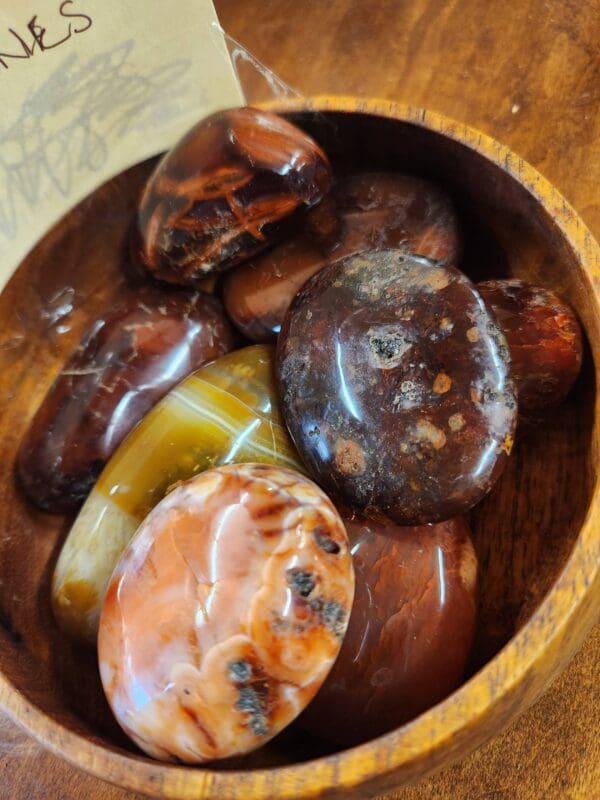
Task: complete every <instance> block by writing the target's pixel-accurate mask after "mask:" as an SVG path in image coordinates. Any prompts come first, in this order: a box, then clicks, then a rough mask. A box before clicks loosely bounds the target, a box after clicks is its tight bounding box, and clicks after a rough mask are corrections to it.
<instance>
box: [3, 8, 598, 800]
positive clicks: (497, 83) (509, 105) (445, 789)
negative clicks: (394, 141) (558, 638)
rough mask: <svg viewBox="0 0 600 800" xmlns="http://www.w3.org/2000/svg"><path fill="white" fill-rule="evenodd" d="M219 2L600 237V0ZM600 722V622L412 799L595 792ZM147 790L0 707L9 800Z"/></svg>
mask: <svg viewBox="0 0 600 800" xmlns="http://www.w3.org/2000/svg"><path fill="white" fill-rule="evenodd" d="M216 6H217V10H218V12H219V15H220V17H221V21H222V23H223V26H224V28H225V29H226V30H227V31H228V32H229V33H230V34H231V35H232V36H234V37H235V38H236V39H237V40H239V41H240V42H241V43H243V44H244V45H245V46H246V47H247V48H248V49H249V50H251V51H252V52H253V53H254V55H255V56H256V57H257V58H258V59H260V60H261V61H262V62H264V63H266V64H268V65H269V66H270V67H271V68H272V69H273V70H274V71H275V72H276V73H277V74H278V75H279V76H280V77H281V78H282V79H283V80H285V81H286V82H287V83H288V84H290V85H291V86H293V87H294V88H295V89H297V90H298V91H300V92H301V93H302V94H305V95H315V94H325V93H327V94H353V95H363V96H378V97H383V98H389V99H392V100H398V101H404V102H410V103H412V104H413V105H420V106H424V107H427V108H430V109H433V110H436V111H440V112H442V113H444V114H446V115H448V116H450V117H453V118H455V119H458V120H461V121H464V122H466V123H468V124H469V125H472V126H474V127H477V128H479V129H480V130H482V131H484V132H485V133H487V134H490V135H491V136H494V137H495V138H497V139H499V140H500V141H502V142H503V143H505V144H507V145H508V146H510V147H511V148H512V149H513V150H514V151H515V152H516V153H518V154H519V155H520V156H522V157H523V158H525V159H526V160H528V161H529V162H531V163H532V164H533V165H534V166H535V167H537V168H538V169H539V170H540V171H541V172H542V173H543V174H544V175H545V176H546V177H547V178H549V179H550V180H551V181H552V182H553V183H554V184H555V185H556V186H557V187H558V189H559V190H560V191H561V192H562V193H563V194H564V195H565V196H566V197H567V199H568V200H569V201H570V202H571V203H572V204H573V205H574V206H575V208H576V209H577V210H578V211H579V213H580V214H581V216H582V217H583V219H584V220H585V222H586V223H587V225H588V226H589V227H590V228H591V230H592V232H593V233H594V234H595V235H596V237H597V238H600V0H561V1H560V2H559V1H558V0H505V1H504V2H502V3H500V2H493V1H492V2H490V0H327V2H325V1H324V0H262V2H260V3H259V2H257V0H254V1H252V0H217V1H216ZM254 91H255V92H257V93H260V91H261V88H260V87H257V86H256V85H254V88H253V92H254ZM264 94H265V92H263V95H264ZM252 96H254V94H253V95H252ZM257 96H258V94H257ZM599 731H600V628H596V630H595V631H594V632H593V633H592V635H591V636H590V637H589V639H588V641H587V643H586V644H585V645H584V647H583V649H582V650H581V652H580V653H579V655H578V656H577V657H576V658H575V659H574V661H573V662H572V663H571V665H570V666H569V668H568V669H567V670H566V671H565V673H564V674H563V675H562V676H561V678H559V680H557V681H556V683H555V684H554V685H553V686H552V687H551V688H550V689H549V691H548V692H547V694H546V695H545V696H544V697H543V698H542V699H541V700H540V701H539V702H538V703H537V704H536V705H535V706H534V707H533V708H531V709H530V710H529V711H527V712H526V713H524V714H523V715H522V716H521V717H520V719H518V720H517V721H516V722H515V723H514V724H513V725H512V726H511V727H510V728H509V729H508V730H507V731H506V732H504V733H503V734H501V735H499V736H497V737H496V738H495V739H494V740H492V741H491V742H489V743H488V744H487V745H486V746H484V747H482V748H481V749H480V750H479V751H477V752H476V753H474V754H473V755H471V756H470V757H468V758H466V759H465V760H464V761H462V762H460V763H458V764H456V765H454V766H453V767H451V768H450V769H447V770H446V771H444V772H442V773H439V774H438V775H436V776H434V777H432V778H429V779H427V780H425V781H423V782H421V783H419V784H417V785H415V786H413V787H411V788H409V789H406V790H404V791H402V792H400V793H398V795H397V797H398V798H403V800H426V799H427V800H430V799H432V800H450V799H451V800H483V799H484V798H485V800H504V798H506V800H509V799H510V800H513V799H514V800H542V798H543V800H559V798H560V799H561V800H562V798H570V799H571V800H594V799H595V798H600V736H599V734H598V732H599ZM135 797H136V796H135V795H132V794H130V793H127V792H123V791H121V790H119V789H116V788H113V787H109V786H107V785H106V784H104V783H102V782H101V781H98V780H96V779H94V778H91V777H89V776H87V775H84V774H82V773H80V772H78V771H77V770H75V769H73V768H71V767H70V766H68V765H67V764H65V763H63V762H62V761H60V760H59V759H57V758H55V757H54V756H52V755H50V754H49V753H47V752H45V751H43V750H42V749H41V748H40V747H39V746H38V745H37V744H36V743H35V742H33V741H32V740H30V739H29V738H28V737H27V736H25V735H24V734H23V733H21V731H20V730H19V729H17V728H16V727H15V726H14V725H13V724H12V723H11V722H9V721H8V720H7V719H6V718H5V717H3V716H2V715H1V714H0V800H71V798H85V800H133V798H135ZM240 800H243V798H241V799H240Z"/></svg>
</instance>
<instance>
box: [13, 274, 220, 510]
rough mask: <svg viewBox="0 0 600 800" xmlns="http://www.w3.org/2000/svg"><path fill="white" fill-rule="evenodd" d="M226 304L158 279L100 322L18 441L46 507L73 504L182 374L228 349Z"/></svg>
mask: <svg viewBox="0 0 600 800" xmlns="http://www.w3.org/2000/svg"><path fill="white" fill-rule="evenodd" d="M232 347H233V333H232V331H231V328H230V326H229V323H228V322H227V320H226V318H225V315H224V314H223V311H222V308H221V305H220V303H219V302H218V301H217V300H215V299H214V298H212V297H209V296H208V295H204V294H202V293H200V292H193V293H192V292H184V291H181V290H175V289H166V290H165V288H164V287H158V286H150V285H149V286H145V287H138V288H136V289H132V290H130V291H129V294H128V296H127V297H126V298H125V299H124V300H123V301H122V302H121V304H120V305H119V306H118V307H117V308H114V309H112V310H111V311H110V313H109V314H108V315H107V316H106V317H104V318H103V319H99V320H96V322H95V323H94V325H93V326H92V327H91V329H90V330H89V332H88V334H87V335H86V336H85V337H84V339H83V340H82V342H81V344H80V345H79V347H78V348H77V349H76V350H75V352H74V353H73V354H72V355H71V357H70V358H69V360H68V361H67V363H66V365H65V367H64V369H63V370H62V372H61V373H60V374H59V376H58V377H57V379H56V381H55V382H54V385H53V386H52V388H51V389H50V391H49V392H48V394H47V395H46V398H45V399H44V401H43V402H42V405H41V406H40V408H39V410H38V412H37V413H36V415H35V417H34V418H33V422H32V423H31V426H30V428H29V430H28V432H27V435H26V436H25V439H24V440H23V442H22V444H21V448H20V450H19V454H18V458H17V469H18V474H19V478H20V481H21V484H22V486H23V488H24V489H25V492H26V493H27V496H28V497H29V498H30V499H31V500H32V501H33V502H34V503H36V505H38V506H40V508H43V509H45V510H46V511H53V512H57V513H63V512H67V511H73V510H74V509H76V508H77V507H78V506H79V504H80V503H81V502H83V500H84V499H85V497H86V496H87V494H88V492H89V491H90V489H91V488H92V486H93V484H94V481H95V479H96V478H97V476H98V475H99V474H100V472H101V470H102V468H103V466H104V464H105V462H106V461H107V460H108V458H109V457H110V456H111V455H112V453H113V452H114V451H115V450H116V448H117V446H118V445H119V444H120V442H121V441H122V440H123V439H124V438H125V436H126V435H127V433H129V431H130V430H131V429H132V428H133V427H134V426H135V425H136V424H137V423H138V422H139V421H140V420H141V419H142V417H143V416H144V415H145V414H146V412H147V411H149V410H150V409H151V408H152V406H153V405H154V404H155V403H156V402H158V400H160V399H161V398H162V397H164V395H166V394H167V392H169V391H170V390H171V389H172V388H173V387H174V386H175V385H176V384H177V383H179V381H180V380H182V378H185V377H186V375H188V374H189V373H190V372H193V371H194V370H195V369H197V368H198V367H200V366H202V364H204V363H206V362H207V361H212V360H213V359H215V358H219V357H220V356H222V355H224V354H225V353H227V352H229V350H231V349H232Z"/></svg>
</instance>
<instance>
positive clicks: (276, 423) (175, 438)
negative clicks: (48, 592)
mask: <svg viewBox="0 0 600 800" xmlns="http://www.w3.org/2000/svg"><path fill="white" fill-rule="evenodd" d="M244 461H260V462H265V463H269V464H276V465H279V466H283V467H291V468H292V469H302V467H301V466H300V462H299V461H298V458H297V456H296V453H295V450H294V447H293V445H292V443H291V441H290V439H289V437H288V435H287V432H286V430H285V427H284V426H283V423H282V421H281V418H280V415H279V409H278V402H277V392H276V388H275V382H274V377H273V350H272V348H271V347H268V346H265V345H255V346H253V347H247V348H244V349H243V350H237V351H234V352H232V353H229V354H228V355H226V356H224V357H223V358H220V359H218V360H217V361H215V362H213V363H212V364H209V365H207V366H205V367H203V368H202V369H200V370H198V371H197V372H196V373H194V374H193V375H191V376H190V377H189V378H187V379H186V380H185V381H183V383H181V384H179V386H177V387H176V388H175V389H173V390H172V391H171V392H170V393H169V394H168V395H167V396H166V397H165V398H164V399H163V400H162V401H161V402H160V403H158V405H156V406H155V408H154V409H152V411H151V412H150V413H149V414H147V415H146V417H145V418H144V419H143V420H142V421H141V423H140V424H139V425H138V426H137V427H136V428H135V429H134V430H133V431H132V433H131V434H130V435H129V436H128V437H127V439H126V440H125V441H124V442H123V443H122V445H121V446H120V447H119V448H118V450H117V451H116V453H115V454H114V455H113V457H112V458H111V459H110V461H109V462H108V464H107V465H106V467H105V469H104V470H103V472H102V474H101V475H100V477H99V479H98V481H97V483H96V485H95V487H94V488H93V489H92V492H91V493H90V495H89V497H88V499H87V500H86V502H85V503H84V505H83V507H82V509H81V511H80V512H79V515H78V517H77V519H76V520H75V522H74V524H73V526H72V528H71V530H70V532H69V535H68V537H67V539H66V541H65V543H64V545H63V548H62V550H61V553H60V556H59V558H58V562H57V564H56V569H55V572H54V578H53V586H52V599H53V605H54V614H55V616H56V618H57V620H58V621H59V623H60V625H61V626H62V627H63V628H64V629H65V630H67V631H68V632H69V633H70V634H71V635H73V636H75V637H76V638H80V639H86V640H88V641H90V642H93V641H94V640H95V636H96V632H97V626H98V615H99V610H100V604H101V602H102V598H103V596H104V592H105V591H106V586H107V584H108V580H109V578H110V575H111V572H112V571H113V569H114V566H115V564H116V562H117V560H118V558H119V556H120V554H121V552H122V551H123V548H124V547H125V545H126V544H127V542H128V541H129V540H130V539H131V536H132V535H133V533H134V532H135V530H136V528H137V527H138V525H139V524H140V522H141V521H142V520H143V519H144V517H145V516H146V514H148V512H149V511H150V510H151V509H152V508H153V507H154V506H155V505H156V504H157V503H158V502H159V501H160V500H162V498H163V497H164V496H165V494H167V493H168V492H169V491H170V490H171V489H172V488H173V487H176V486H177V485H178V484H179V483H180V482H181V481H183V480H186V479H187V478H189V477H191V476H192V475H195V474H197V473H199V472H202V471H203V470H206V469H210V468H211V467H215V466H218V465H220V464H229V463H233V462H238V463H239V462H244Z"/></svg>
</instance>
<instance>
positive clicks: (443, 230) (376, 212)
mask: <svg viewBox="0 0 600 800" xmlns="http://www.w3.org/2000/svg"><path fill="white" fill-rule="evenodd" d="M388 248H397V249H399V250H402V252H405V253H406V254H408V255H420V256H423V257H425V258H428V259H430V260H432V261H435V262H439V263H442V264H446V263H449V264H452V263H454V262H455V261H456V259H457V257H458V255H459V252H460V235H459V226H458V222H457V219H456V214H455V212H454V209H453V207H452V204H451V202H450V200H449V199H448V197H447V196H446V194H445V193H444V192H443V191H442V190H441V189H439V188H438V187H437V186H435V185H434V184H431V183H429V182H428V181H424V180H422V179H420V178H414V177H412V176H409V175H401V174H396V173H379V172H375V173H363V174H358V175H351V176H348V177H345V178H342V179H340V181H339V182H338V184H337V185H336V186H335V187H334V189H333V192H332V195H331V196H330V197H329V198H326V200H324V201H323V202H322V203H321V204H320V205H319V206H317V207H316V208H315V209H313V210H311V211H310V212H309V213H308V214H307V215H306V218H305V221H304V224H303V226H302V227H301V228H300V230H299V231H298V232H297V233H296V234H295V235H294V236H293V237H291V238H290V239H288V240H286V241H285V242H282V243H281V244H279V245H276V246H275V247H273V248H272V249H271V250H268V251H267V252H266V253H263V254H261V255H259V256H256V257H255V258H253V259H251V260H250V261H248V262H247V263H245V264H243V265H241V266H239V267H238V268H236V269H235V270H233V271H231V272H230V273H229V274H228V275H227V278H226V280H225V286H224V293H223V298H224V302H225V307H226V309H227V313H228V314H229V316H230V317H231V319H232V320H233V322H234V323H235V325H236V326H237V327H238V328H239V329H240V330H241V331H242V333H244V335H245V336H247V337H248V338H250V339H252V340H253V341H257V342H263V341H272V340H274V339H275V337H276V335H277V334H278V333H279V331H280V329H281V324H282V322H283V318H284V316H285V313H286V311H287V309H288V308H289V306H290V303H291V302H292V300H293V298H294V296H295V294H296V293H297V292H298V290H299V289H300V288H301V287H302V286H303V284H304V283H306V281H307V280H308V279H309V278H310V277H311V276H312V275H314V274H315V273H316V272H318V271H319V270H320V269H322V268H323V267H324V266H325V265H326V264H327V263H328V262H329V261H331V260H332V259H337V258H341V257H342V256H345V255H351V254H353V253H358V252H361V251H363V250H373V249H388Z"/></svg>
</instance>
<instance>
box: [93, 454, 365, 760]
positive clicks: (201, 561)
mask: <svg viewBox="0 0 600 800" xmlns="http://www.w3.org/2000/svg"><path fill="white" fill-rule="evenodd" d="M353 593H354V573H353V568H352V558H351V556H350V553H349V550H348V538H347V535H346V531H345V529H344V525H343V523H342V520H341V519H340V516H339V514H338V513H337V511H336V510H335V508H334V507H333V505H332V504H331V502H330V501H329V499H328V498H327V497H326V495H325V494H324V493H323V492H322V491H321V490H320V489H319V487H318V486H316V485H315V484H314V483H312V481H309V480H308V479H307V478H305V477H304V476H302V475H300V474H299V473H297V472H293V471H292V470H287V469H282V468H280V467H272V466H267V465H266V464H237V465H229V466H225V467H219V468H218V469H214V470H209V471H207V472H204V473H202V474H201V475H199V476H197V477H196V478H192V479H191V480H189V481H187V482H185V483H183V484H182V485H181V486H179V487H178V488H177V489H175V490H174V491H172V492H171V494H169V495H167V497H166V498H165V499H164V500H162V501H161V502H160V503H159V504H158V505H157V506H156V508H154V509H153V510H152V511H151V512H150V514H149V515H148V516H147V517H146V519H145V520H144V522H143V523H142V525H141V527H140V528H139V530H138V532H137V533H136V535H135V537H134V538H133V539H132V541H131V543H130V544H129V546H128V548H127V550H126V551H125V553H124V555H123V557H122V559H121V561H120V562H119V564H118V565H117V567H116V569H115V572H114V573H113V576H112V579H111V583H110V585H109V587H108V591H107V593H106V598H105V600H104V605H103V609H102V616H101V619H100V630H99V634H98V658H99V663H100V675H101V678H102V683H103V685H104V690H105V692H106V696H107V698H108V701H109V703H110V705H111V708H112V709H113V711H114V714H115V716H116V718H117V720H118V722H119V723H120V725H121V726H122V727H123V729H124V731H125V732H126V733H127V734H128V735H129V736H130V737H131V738H132V739H133V740H134V741H135V742H136V744H138V745H139V747H141V748H142V750H144V751H145V752H146V753H148V754H149V755H151V756H154V757H155V758H162V759H166V760H177V759H178V760H180V761H183V762H186V763H190V764H193V763H199V762H202V761H207V760H211V759H214V758H226V757H227V756H231V755H235V754H238V753H246V752H248V751H250V750H253V749H255V748H256V747H259V746H260V745H262V744H264V743H265V742H267V741H268V740H269V739H271V738H272V737H273V736H275V735H276V734H277V733H278V732H279V731H280V730H281V729H282V728H284V727H285V726H286V725H287V724H289V723H290V722H291V721H292V720H293V719H294V718H295V717H296V716H297V715H298V714H299V713H300V712H301V711H302V710H303V709H304V707H305V706H306V705H307V703H309V702H310V701H311V700H312V698H313V697H314V695H315V694H316V692H317V691H318V689H319V688H320V687H321V685H322V683H323V681H324V680H325V678H326V677H327V675H328V673H329V671H330V669H331V667H332V666H333V662H334V661H335V658H336V657H337V655H338V653H339V651H340V647H341V645H342V640H343V638H344V634H345V632H346V628H347V625H348V619H349V616H350V609H351V607H352V598H353ZM149 620H151V621H152V624H148V621H149Z"/></svg>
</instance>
